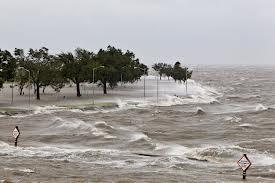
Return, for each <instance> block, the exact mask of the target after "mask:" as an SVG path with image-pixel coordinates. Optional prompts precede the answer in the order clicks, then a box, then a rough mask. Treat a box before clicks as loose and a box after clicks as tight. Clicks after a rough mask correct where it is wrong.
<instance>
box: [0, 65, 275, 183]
mask: <svg viewBox="0 0 275 183" xmlns="http://www.w3.org/2000/svg"><path fill="white" fill-rule="evenodd" d="M156 85H157V82H156V78H155V77H154V76H148V77H147V78H146V98H145V99H144V98H143V80H141V81H140V82H138V83H135V84H134V85H129V86H128V85H127V86H126V85H124V86H122V87H119V88H117V89H116V90H114V91H111V92H110V96H109V97H107V98H105V99H104V98H103V97H101V98H100V99H99V100H101V101H100V102H109V103H115V105H112V106H109V107H101V108H89V107H86V108H85V107H81V106H85V105H87V103H92V100H89V101H86V102H85V103H83V104H81V102H80V103H78V104H77V107H76V104H73V103H72V104H71V106H70V107H64V106H57V105H46V106H43V107H38V106H32V109H33V110H32V111H31V112H27V113H22V114H21V113H18V114H12V115H2V116H1V118H0V182H1V180H2V181H4V180H10V181H12V182H242V179H241V178H242V171H241V169H240V168H239V167H238V165H237V163H236V162H237V161H238V160H239V159H240V158H241V156H242V155H243V154H247V156H248V157H249V159H250V160H251V162H252V166H251V167H250V169H249V170H248V172H247V179H248V180H249V182H274V181H275V121H274V119H275V92H274V85H275V68H269V67H238V68H237V67H217V66H212V67H210V66H208V67H201V68H199V69H198V70H195V69H194V78H193V80H189V81H188V93H187V95H186V93H185V84H179V83H175V82H174V81H172V80H166V79H163V80H161V81H159V86H158V88H159V90H158V94H157V90H156V89H157V86H156ZM157 95H158V96H159V97H158V98H157ZM16 125H18V126H19V128H20V131H21V135H20V137H19V142H18V147H14V146H13V143H14V139H13V137H12V130H13V128H14V127H15V126H16Z"/></svg>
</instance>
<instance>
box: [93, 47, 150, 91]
mask: <svg viewBox="0 0 275 183" xmlns="http://www.w3.org/2000/svg"><path fill="white" fill-rule="evenodd" d="M95 61H96V64H97V66H98V65H100V66H101V65H102V66H104V68H102V69H99V70H97V71H96V72H97V74H96V77H95V78H96V79H95V81H100V84H99V85H100V86H102V88H103V93H104V94H107V84H109V87H110V88H114V87H116V86H117V83H118V82H119V81H120V79H121V74H123V76H124V77H123V82H124V83H126V82H134V81H136V80H138V79H139V78H140V77H141V76H142V75H143V71H141V70H140V69H137V68H144V69H145V71H146V72H145V73H146V74H147V71H148V68H147V66H145V65H144V64H140V63H139V60H138V59H136V58H135V55H134V53H133V52H130V51H128V50H127V51H126V52H125V53H124V52H122V50H120V49H117V48H115V47H112V46H108V47H107V49H106V50H103V49H100V50H99V51H98V53H97V54H96V56H95ZM90 81H92V78H91V77H90Z"/></svg>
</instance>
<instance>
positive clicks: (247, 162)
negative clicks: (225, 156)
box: [237, 154, 252, 179]
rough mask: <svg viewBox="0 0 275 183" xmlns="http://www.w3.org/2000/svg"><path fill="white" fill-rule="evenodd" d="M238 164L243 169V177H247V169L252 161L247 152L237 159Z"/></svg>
mask: <svg viewBox="0 0 275 183" xmlns="http://www.w3.org/2000/svg"><path fill="white" fill-rule="evenodd" d="M237 164H238V165H239V166H240V167H241V169H242V170H243V179H245V178H246V170H248V168H249V167H250V166H251V164H252V163H251V162H250V160H249V159H248V157H247V156H246V154H244V155H243V156H242V158H241V159H240V160H239V161H237Z"/></svg>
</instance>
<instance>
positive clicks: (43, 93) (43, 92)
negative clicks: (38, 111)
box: [43, 86, 46, 94]
mask: <svg viewBox="0 0 275 183" xmlns="http://www.w3.org/2000/svg"><path fill="white" fill-rule="evenodd" d="M45 89H46V86H44V87H43V94H44V93H45Z"/></svg>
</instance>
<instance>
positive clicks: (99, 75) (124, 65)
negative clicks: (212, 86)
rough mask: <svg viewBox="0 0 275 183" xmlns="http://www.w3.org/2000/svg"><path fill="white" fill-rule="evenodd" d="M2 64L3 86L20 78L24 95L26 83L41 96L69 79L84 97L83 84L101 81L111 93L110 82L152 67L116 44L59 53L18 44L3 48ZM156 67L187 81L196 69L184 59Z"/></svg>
mask: <svg viewBox="0 0 275 183" xmlns="http://www.w3.org/2000/svg"><path fill="white" fill-rule="evenodd" d="M0 64H1V68H0V71H1V72H0V87H1V88H2V87H3V83H4V82H5V81H10V82H16V83H17V86H18V88H19V93H20V95H22V93H23V89H24V87H29V85H33V87H34V93H35V94H36V98H37V99H38V100H39V99H40V89H41V88H42V90H43V92H44V91H45V88H46V87H48V86H51V87H52V88H53V89H54V90H55V91H56V92H60V90H61V89H62V88H63V87H64V86H65V84H66V83H71V82H72V83H74V84H75V85H76V95H77V96H78V97H80V96H81V91H80V84H81V83H83V82H90V83H97V84H98V86H100V87H102V88H103V93H104V94H107V86H109V87H110V88H115V87H116V86H117V84H118V82H124V83H128V82H130V83H133V82H135V81H137V80H139V79H140V77H141V76H142V75H144V74H146V75H147V74H148V67H147V66H146V65H144V64H142V63H140V62H139V59H138V58H136V57H135V54H134V53H133V52H131V51H129V50H127V51H126V52H123V51H122V50H121V49H117V48H115V47H112V46H108V47H107V49H100V50H99V51H98V52H97V53H93V52H91V51H89V50H86V49H81V48H77V49H75V51H74V52H66V53H60V54H56V55H51V54H49V50H48V48H45V47H42V48H40V49H32V48H31V49H29V51H28V52H27V53H25V52H24V50H23V49H19V48H15V50H14V52H13V53H10V52H9V51H7V50H3V51H2V50H0ZM153 69H154V70H155V71H157V72H158V73H159V75H160V79H161V77H162V76H163V75H166V76H167V77H168V79H169V78H170V77H172V78H173V79H174V80H175V81H179V82H182V81H183V82H185V81H186V80H187V79H189V78H191V76H192V71H189V70H188V68H187V67H181V64H180V62H176V63H175V64H174V66H171V65H169V64H166V63H156V64H154V65H153ZM95 73H96V74H95ZM122 76H123V77H122ZM122 78H123V79H122Z"/></svg>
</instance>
